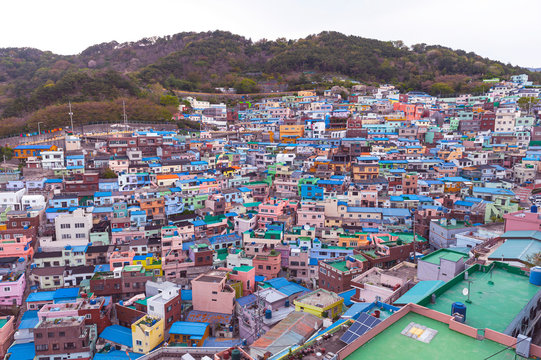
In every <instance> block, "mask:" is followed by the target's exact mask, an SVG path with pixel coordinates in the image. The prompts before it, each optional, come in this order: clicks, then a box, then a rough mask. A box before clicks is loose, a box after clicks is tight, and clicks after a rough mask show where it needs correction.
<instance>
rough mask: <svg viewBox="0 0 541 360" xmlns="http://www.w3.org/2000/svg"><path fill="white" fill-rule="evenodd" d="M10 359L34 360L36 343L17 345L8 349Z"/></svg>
mask: <svg viewBox="0 0 541 360" xmlns="http://www.w3.org/2000/svg"><path fill="white" fill-rule="evenodd" d="M8 354H11V356H10V357H9V358H10V359H13V360H33V359H34V357H35V356H36V348H35V347H34V342H33V341H32V342H28V343H24V344H15V345H13V346H12V347H10V348H9V349H8Z"/></svg>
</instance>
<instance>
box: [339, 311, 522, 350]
mask: <svg viewBox="0 0 541 360" xmlns="http://www.w3.org/2000/svg"><path fill="white" fill-rule="evenodd" d="M449 309H450V308H449ZM411 322H413V323H416V324H419V325H422V326H426V327H428V328H431V329H434V330H436V331H437V332H438V333H437V334H436V336H435V337H434V338H433V339H432V341H431V342H430V343H429V344H426V343H424V342H422V341H419V340H415V339H412V338H409V337H407V336H406V335H402V334H401V332H402V331H403V330H404V329H405V328H406V326H408V324H409V323H411ZM505 349H506V347H505V346H504V345H501V344H498V343H496V342H494V341H490V340H486V339H485V340H477V339H475V338H473V337H469V336H466V335H463V334H461V333H460V332H458V331H453V330H451V329H449V325H447V324H445V323H443V322H439V321H437V320H433V319H430V318H428V317H425V316H422V315H419V314H417V313H413V312H409V313H408V314H406V315H405V316H404V317H402V318H401V319H400V320H398V321H397V322H395V323H394V324H392V325H391V326H389V327H388V328H387V329H385V330H384V331H382V332H381V333H379V334H378V335H376V336H374V338H372V340H370V341H369V342H367V343H366V344H364V345H363V346H361V347H359V348H358V349H357V350H355V351H354V352H353V353H351V355H349V356H347V357H346V359H347V360H362V359H386V360H394V359H397V360H398V359H400V360H402V359H408V358H416V359H447V360H453V359H457V360H462V359H486V358H488V357H489V356H491V355H494V354H496V353H498V352H499V351H502V352H501V353H500V354H499V355H498V356H499V357H498V359H513V358H514V355H515V352H514V351H513V350H512V349H509V350H505ZM503 350H504V351H503Z"/></svg>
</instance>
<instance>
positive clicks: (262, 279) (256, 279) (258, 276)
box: [254, 275, 265, 282]
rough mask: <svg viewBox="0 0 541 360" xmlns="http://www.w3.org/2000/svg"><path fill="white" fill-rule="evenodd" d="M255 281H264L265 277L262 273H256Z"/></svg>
mask: <svg viewBox="0 0 541 360" xmlns="http://www.w3.org/2000/svg"><path fill="white" fill-rule="evenodd" d="M254 281H256V282H263V281H265V277H264V276H262V275H256V276H255V278H254Z"/></svg>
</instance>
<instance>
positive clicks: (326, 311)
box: [293, 289, 344, 319]
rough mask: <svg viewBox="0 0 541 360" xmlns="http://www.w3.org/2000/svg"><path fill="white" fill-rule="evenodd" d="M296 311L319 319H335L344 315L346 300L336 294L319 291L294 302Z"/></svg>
mask: <svg viewBox="0 0 541 360" xmlns="http://www.w3.org/2000/svg"><path fill="white" fill-rule="evenodd" d="M293 303H294V304H295V311H302V312H307V313H310V314H313V315H315V316H317V317H319V318H329V319H334V318H335V317H336V316H339V315H341V314H342V306H343V303H344V299H343V298H342V297H340V296H338V295H337V294H336V293H333V292H330V291H327V290H323V289H318V290H315V291H313V292H311V293H309V294H306V295H303V296H301V297H299V298H297V299H295V300H294V301H293Z"/></svg>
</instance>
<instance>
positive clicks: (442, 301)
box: [419, 264, 541, 333]
mask: <svg viewBox="0 0 541 360" xmlns="http://www.w3.org/2000/svg"><path fill="white" fill-rule="evenodd" d="M495 265H496V264H495ZM479 269H480V270H476V269H473V268H472V269H471V272H470V273H469V277H468V279H469V280H470V281H471V284H470V300H471V303H468V302H466V300H467V299H468V296H467V295H463V293H462V291H463V290H464V288H468V281H466V280H464V273H462V274H460V275H458V276H457V277H455V278H454V279H452V280H450V281H449V282H448V283H447V284H445V285H443V286H442V287H441V288H439V289H438V290H436V291H435V294H436V302H435V304H432V303H431V302H430V297H428V298H425V299H423V300H421V301H420V302H419V305H423V306H426V307H427V308H429V309H433V310H436V311H439V312H442V313H444V314H448V315H451V305H452V304H453V303H454V302H456V301H458V302H462V303H463V304H464V305H466V307H467V310H466V324H467V325H469V326H471V327H474V328H477V329H484V328H489V329H492V330H495V331H498V332H501V333H503V332H504V331H505V329H506V328H507V326H508V325H509V324H510V323H511V322H512V321H513V319H514V318H515V317H516V316H517V315H518V314H519V312H520V311H521V310H522V309H523V308H524V307H525V306H526V304H528V302H529V301H530V300H531V298H532V297H533V296H534V295H535V294H536V293H537V292H538V291H540V290H541V287H538V286H535V285H533V284H531V283H530V282H529V279H528V277H527V276H525V275H521V274H518V273H514V272H511V271H508V270H507V269H505V268H503V267H498V266H495V267H494V268H492V270H490V271H488V270H489V269H490V266H487V267H481V268H479ZM483 270H484V271H487V272H483ZM491 273H492V275H491ZM489 281H492V282H493V284H491V283H489Z"/></svg>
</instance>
